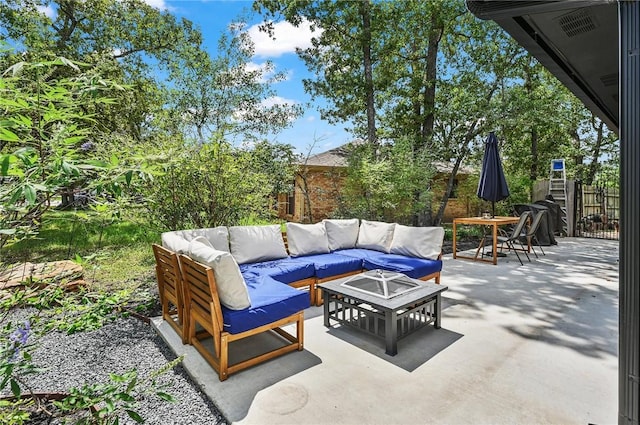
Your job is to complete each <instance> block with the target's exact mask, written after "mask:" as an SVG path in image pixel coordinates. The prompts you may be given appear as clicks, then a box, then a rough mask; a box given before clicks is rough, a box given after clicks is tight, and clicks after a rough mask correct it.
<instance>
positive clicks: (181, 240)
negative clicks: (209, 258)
mask: <svg viewBox="0 0 640 425" xmlns="http://www.w3.org/2000/svg"><path fill="white" fill-rule="evenodd" d="M198 236H203V237H205V238H206V239H207V240H208V241H209V242H210V243H211V245H212V246H213V247H214V248H215V249H217V250H218V251H226V252H229V232H228V231H227V228H226V227H224V226H218V227H211V228H208V229H189V230H176V231H174V232H166V233H163V234H162V246H164V247H165V248H167V249H170V250H171V251H174V252H179V253H180V254H188V253H189V251H188V249H189V242H191V241H192V240H194V239H195V238H196V237H198ZM174 248H175V249H174Z"/></svg>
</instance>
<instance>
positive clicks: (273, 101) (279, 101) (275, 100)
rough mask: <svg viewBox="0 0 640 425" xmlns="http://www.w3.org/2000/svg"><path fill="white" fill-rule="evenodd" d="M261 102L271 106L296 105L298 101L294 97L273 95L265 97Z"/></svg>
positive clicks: (263, 104)
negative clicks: (287, 97) (286, 97)
mask: <svg viewBox="0 0 640 425" xmlns="http://www.w3.org/2000/svg"><path fill="white" fill-rule="evenodd" d="M261 103H262V106H265V107H267V108H270V107H271V106H275V105H295V104H296V103H298V102H297V101H295V100H293V99H285V98H284V97H280V96H271V97H268V98H266V99H264V100H263V101H262V102H261Z"/></svg>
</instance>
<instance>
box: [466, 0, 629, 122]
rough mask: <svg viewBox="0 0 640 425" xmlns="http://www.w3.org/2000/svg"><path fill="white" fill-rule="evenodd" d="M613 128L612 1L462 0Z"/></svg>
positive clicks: (615, 75) (614, 8) (615, 55)
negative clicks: (509, 37)
mask: <svg viewBox="0 0 640 425" xmlns="http://www.w3.org/2000/svg"><path fill="white" fill-rule="evenodd" d="M467 8H468V9H469V10H470V11H471V12H472V13H473V14H474V15H476V16H477V17H478V18H480V19H491V20H493V21H495V22H496V23H497V24H498V25H500V26H501V27H502V28H503V29H504V30H505V31H506V32H507V33H508V34H509V35H510V36H511V37H513V38H514V39H515V40H516V41H517V42H518V43H519V44H520V45H522V46H523V47H524V48H525V49H526V50H528V51H529V53H531V54H532V55H533V56H534V57H535V58H536V59H537V60H538V61H539V62H540V63H541V64H542V65H543V66H545V67H546V68H547V69H548V70H549V71H550V72H551V73H552V74H553V75H555V76H556V78H558V79H559V80H560V81H561V82H562V83H563V84H564V85H565V86H566V87H567V88H569V90H571V91H572V92H573V93H574V94H575V95H576V96H577V97H578V98H579V99H580V100H581V101H582V102H583V103H584V104H585V106H586V107H587V108H589V110H591V111H592V112H593V113H594V114H596V115H597V116H598V117H599V118H600V119H602V120H603V121H604V122H605V123H606V124H607V126H608V127H609V128H610V129H611V130H613V131H615V132H616V133H617V132H618V124H619V108H618V103H619V99H618V96H619V89H618V80H619V71H618V64H619V59H618V53H619V48H618V5H617V2H616V1H615V0H589V1H587V0H561V1H508V0H506V1H498V0H467Z"/></svg>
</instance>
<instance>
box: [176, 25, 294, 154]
mask: <svg viewBox="0 0 640 425" xmlns="http://www.w3.org/2000/svg"><path fill="white" fill-rule="evenodd" d="M246 28H247V25H246V23H244V22H233V23H231V24H230V25H229V34H223V35H222V36H221V37H220V40H219V42H218V57H215V58H209V56H208V55H206V54H200V55H198V56H197V61H194V63H195V66H193V67H189V68H186V69H181V70H180V72H176V73H174V78H175V80H176V81H175V84H174V86H173V87H174V88H173V90H172V92H171V102H170V108H171V116H172V117H173V118H174V119H175V120H176V121H177V122H178V123H179V124H178V125H179V126H180V127H181V128H182V130H183V132H184V134H189V133H191V132H192V131H193V132H195V136H196V140H198V142H199V143H200V144H203V143H205V142H206V140H207V139H208V138H209V137H210V136H211V135H212V134H215V135H216V136H215V137H217V138H220V139H227V140H231V139H235V140H239V141H241V142H243V143H246V142H249V141H251V142H254V141H257V140H259V139H260V136H264V135H268V134H273V133H276V132H278V131H279V130H281V129H283V128H286V127H288V126H289V125H290V124H291V122H293V121H294V120H295V119H296V118H297V117H298V116H300V114H301V112H302V109H301V107H300V106H299V105H295V104H291V103H288V102H284V103H278V102H276V103H274V104H270V103H272V102H269V100H270V99H274V98H275V96H276V92H275V90H273V88H272V86H273V84H275V83H278V82H282V81H285V80H286V73H285V72H282V71H277V70H276V68H275V65H274V64H273V63H272V62H271V61H266V62H265V63H264V64H262V65H261V66H260V67H259V68H258V69H254V68H255V67H249V66H248V65H249V64H250V63H251V61H252V57H253V53H254V50H255V48H254V45H253V42H252V40H251V37H250V36H249V34H248V33H247V32H246Z"/></svg>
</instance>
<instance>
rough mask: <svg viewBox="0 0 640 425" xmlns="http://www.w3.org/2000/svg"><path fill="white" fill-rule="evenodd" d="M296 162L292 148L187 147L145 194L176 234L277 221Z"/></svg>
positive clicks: (154, 214)
mask: <svg viewBox="0 0 640 425" xmlns="http://www.w3.org/2000/svg"><path fill="white" fill-rule="evenodd" d="M293 161H294V156H293V153H292V148H291V147H290V146H286V145H271V144H269V143H260V144H258V145H256V146H255V147H254V148H253V149H243V148H240V149H239V148H234V147H233V146H231V145H230V144H229V143H227V142H224V141H221V140H213V141H211V142H209V143H207V144H204V145H201V146H188V147H185V148H183V149H182V151H181V152H179V153H175V154H173V155H171V156H170V157H168V158H166V162H165V163H164V175H162V176H159V177H157V178H156V179H154V181H153V182H150V183H149V185H148V186H147V187H146V189H145V193H146V196H147V203H146V205H147V208H149V213H150V218H151V220H153V221H155V222H156V223H159V224H161V225H163V226H164V227H165V228H166V229H171V230H176V229H188V228H194V227H215V226H219V225H235V224H242V223H245V222H246V221H247V220H248V219H250V218H251V219H254V220H255V219H269V218H273V217H272V216H273V214H274V213H275V210H274V206H273V202H274V199H275V195H276V194H277V193H278V192H280V191H283V190H285V189H286V187H287V185H290V184H291V183H290V182H292V181H293V168H292V166H293Z"/></svg>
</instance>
